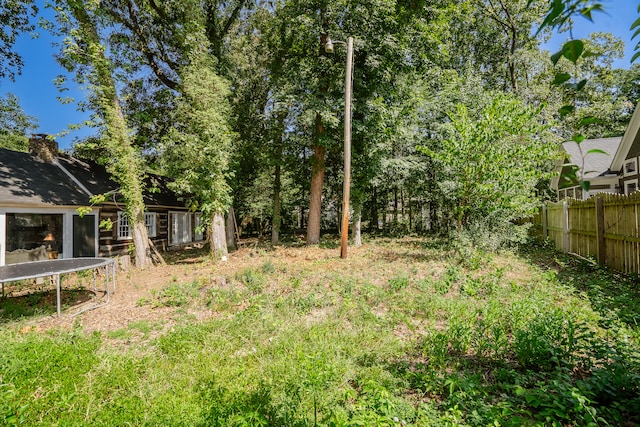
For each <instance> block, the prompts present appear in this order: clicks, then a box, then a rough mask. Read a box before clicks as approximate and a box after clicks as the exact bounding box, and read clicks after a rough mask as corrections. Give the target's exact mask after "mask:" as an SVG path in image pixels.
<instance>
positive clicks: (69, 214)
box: [0, 135, 204, 265]
mask: <svg viewBox="0 0 640 427" xmlns="http://www.w3.org/2000/svg"><path fill="white" fill-rule="evenodd" d="M167 182H168V181H167V178H165V177H162V176H159V175H149V176H148V177H147V182H146V184H147V185H146V188H147V189H146V191H145V194H144V200H145V206H146V212H145V222H146V225H147V231H148V232H149V237H150V239H151V240H152V241H153V243H154V244H155V245H156V247H158V248H161V249H171V248H177V247H181V246H184V245H185V244H191V243H193V242H200V241H203V240H204V235H203V233H202V232H201V231H200V225H201V214H200V213H193V212H190V211H189V210H188V209H187V208H186V207H185V206H184V204H183V203H182V202H180V200H179V199H178V198H177V197H176V195H175V194H174V193H173V192H172V191H171V190H169V188H168V187H167ZM117 190H118V185H117V183H115V182H114V181H112V180H111V179H110V177H109V175H108V173H107V172H106V170H105V168H104V166H101V165H99V164H97V163H95V162H93V161H87V160H81V159H76V158H73V157H71V156H68V155H64V154H60V153H58V147H57V143H56V142H55V141H52V140H49V139H47V138H46V136H45V135H34V136H33V138H31V139H30V141H29V153H22V152H17V151H12V150H8V149H2V148H0V265H6V264H14V263H18V262H26V261H36V260H40V259H49V258H71V257H94V256H117V255H125V254H128V253H129V247H130V245H131V244H132V243H133V240H132V238H131V233H130V228H129V223H128V221H127V217H126V215H124V205H123V202H122V200H121V198H120V197H119V195H118V191H117ZM97 194H108V195H109V197H108V200H107V201H106V202H104V203H101V204H100V205H97V206H93V207H92V209H91V212H89V213H87V214H85V215H81V214H80V212H79V211H78V208H81V207H85V208H86V207H89V206H90V197H91V196H92V195H97ZM107 219H110V220H111V222H112V224H113V227H112V228H111V229H110V230H107V229H104V228H103V229H100V228H99V224H100V222H101V221H103V220H107Z"/></svg>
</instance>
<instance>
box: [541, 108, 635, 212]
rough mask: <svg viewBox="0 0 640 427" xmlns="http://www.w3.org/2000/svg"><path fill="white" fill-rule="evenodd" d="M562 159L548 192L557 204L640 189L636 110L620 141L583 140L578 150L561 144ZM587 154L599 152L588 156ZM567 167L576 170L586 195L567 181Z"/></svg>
mask: <svg viewBox="0 0 640 427" xmlns="http://www.w3.org/2000/svg"><path fill="white" fill-rule="evenodd" d="M562 146H563V148H564V150H565V152H566V156H565V161H564V163H563V164H558V165H557V166H556V171H557V172H558V174H557V176H556V177H555V178H554V179H553V180H552V182H551V188H552V189H554V190H557V192H558V200H562V199H564V198H566V197H573V198H576V199H583V200H584V199H587V198H589V197H590V196H593V195H594V194H597V193H602V192H607V193H617V194H627V195H628V194H631V193H633V192H635V191H638V190H639V189H640V184H639V180H640V174H639V172H640V170H639V167H640V108H636V109H635V111H634V112H633V115H632V116H631V120H630V121H629V125H628V126H627V129H626V130H625V132H624V135H623V136H622V137H617V138H601V139H587V140H584V141H583V142H582V143H581V144H580V145H579V146H578V144H576V143H575V142H572V141H569V142H565V143H564V144H562ZM590 150H601V151H604V152H605V153H607V154H601V153H598V152H593V153H589V151H590ZM568 163H573V164H575V165H577V166H578V168H579V171H582V175H580V173H579V174H578V176H582V177H583V178H582V179H584V180H585V181H589V183H590V189H589V191H588V192H585V191H582V189H581V188H580V185H579V182H577V181H575V180H573V181H571V180H568V179H567V174H566V173H567V171H568V170H569V169H568V166H567V164H568Z"/></svg>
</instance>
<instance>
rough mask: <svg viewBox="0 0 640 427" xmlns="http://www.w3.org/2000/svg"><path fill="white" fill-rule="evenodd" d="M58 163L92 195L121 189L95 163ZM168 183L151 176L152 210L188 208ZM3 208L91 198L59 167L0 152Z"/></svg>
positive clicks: (82, 202)
mask: <svg viewBox="0 0 640 427" xmlns="http://www.w3.org/2000/svg"><path fill="white" fill-rule="evenodd" d="M56 160H57V161H58V162H59V163H60V165H61V166H62V167H64V168H65V169H66V170H67V171H68V172H69V173H71V175H73V176H74V177H75V178H76V179H77V180H78V182H80V183H81V184H82V185H83V186H84V187H85V188H86V189H87V190H88V191H89V192H90V193H91V194H105V193H109V192H114V191H116V190H117V189H118V188H119V185H118V184H117V183H116V182H114V181H113V180H112V179H111V178H110V176H109V174H108V173H107V171H106V169H105V167H104V166H102V165H100V164H98V163H96V162H94V161H91V160H84V159H77V158H74V157H71V156H68V155H60V156H58V157H57V159H56ZM168 182H169V179H168V178H166V177H163V176H160V175H153V174H150V175H149V176H147V178H146V179H145V187H146V191H145V193H144V201H145V203H146V204H147V205H148V206H151V205H156V206H173V207H176V208H182V207H184V202H181V201H180V200H179V199H178V197H177V196H176V195H175V193H174V192H173V191H171V190H170V189H169V188H168V186H167V184H168ZM114 197H117V199H118V202H121V201H122V200H121V198H120V197H118V196H114ZM109 200H111V198H110V199H109ZM0 204H5V205H7V204H11V205H27V206H36V205H52V206H88V205H89V195H88V194H87V193H86V192H85V191H84V190H83V189H82V188H81V187H80V186H79V185H78V184H77V183H76V182H74V181H73V180H72V179H71V178H70V177H69V176H68V175H67V174H65V173H64V172H63V171H62V170H61V169H60V168H59V167H58V166H56V165H55V164H52V163H46V162H44V161H42V160H40V159H39V158H38V157H36V156H35V155H33V154H30V153H22V152H18V151H12V150H8V149H5V148H0Z"/></svg>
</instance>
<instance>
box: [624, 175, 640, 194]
mask: <svg viewBox="0 0 640 427" xmlns="http://www.w3.org/2000/svg"><path fill="white" fill-rule="evenodd" d="M635 191H638V180H637V179H632V180H631V181H625V183H624V194H626V195H627V196H628V195H629V194H631V193H633V192H635Z"/></svg>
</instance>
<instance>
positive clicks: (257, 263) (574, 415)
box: [0, 239, 640, 426]
mask: <svg viewBox="0 0 640 427" xmlns="http://www.w3.org/2000/svg"><path fill="white" fill-rule="evenodd" d="M327 246H331V245H327ZM296 250H297V251H300V254H301V255H296V256H293V255H287V252H286V249H282V250H281V251H278V250H276V251H269V252H266V251H263V252H260V251H258V252H257V253H255V252H254V253H252V254H251V257H250V260H251V263H250V265H249V266H247V264H246V263H244V264H242V265H240V263H239V264H238V265H239V266H238V269H237V270H236V271H235V273H234V274H232V275H227V279H226V280H225V283H224V285H221V284H219V283H218V282H217V280H219V278H220V274H219V273H218V272H216V271H213V272H211V271H212V268H211V266H210V265H208V266H207V264H206V263H205V262H204V261H203V263H202V266H203V267H202V274H201V275H199V276H198V278H196V279H193V280H190V281H187V282H184V283H181V282H180V281H179V280H178V279H177V277H178V276H176V277H175V278H174V280H172V281H171V282H170V283H167V284H166V285H165V286H164V287H163V288H161V289H160V290H158V291H156V292H153V293H150V294H149V296H148V298H146V299H145V300H144V301H140V302H139V303H140V304H143V305H148V306H149V307H150V308H152V307H160V306H162V307H169V308H172V309H175V310H183V309H184V308H185V307H202V308H203V309H209V310H213V311H214V312H215V313H216V315H215V316H213V317H212V318H211V319H210V320H207V321H204V322H201V323H194V322H192V321H188V320H184V322H183V323H180V324H177V325H175V326H174V327H172V328H170V329H168V330H167V331H166V332H162V330H163V329H162V325H159V324H150V323H148V322H136V323H132V324H131V325H129V327H128V328H126V329H122V330H118V331H112V332H109V333H104V334H99V333H95V334H92V335H87V334H85V333H83V332H82V331H81V330H80V328H79V327H78V328H76V329H74V330H73V331H58V330H54V331H50V332H46V333H43V332H34V331H28V332H24V328H21V323H19V322H17V323H14V324H11V323H8V325H9V327H6V328H4V329H3V330H2V331H0V340H1V341H2V343H3V346H2V351H1V352H0V399H1V400H0V411H1V412H0V423H2V422H4V423H5V424H9V425H12V424H19V423H20V422H23V423H24V424H28V425H53V424H57V425H78V426H80V425H96V426H100V425H104V426H112V425H148V426H156V425H163V426H172V425H189V426H198V425H201V426H272V425H273V426H315V425H318V426H375V425H378V426H401V425H415V426H454V425H469V426H476V425H477V426H487V425H494V426H497V425H500V426H509V425H512V426H520V425H557V426H569V425H576V426H577V425H580V426H582V425H623V424H625V423H626V424H625V425H633V424H634V423H640V416H639V415H638V414H640V351H639V350H640V343H639V338H638V328H637V326H636V324H635V320H636V319H637V318H638V310H639V309H638V307H639V306H638V305H637V304H636V303H637V301H638V300H639V299H638V290H637V289H638V287H637V286H635V287H634V285H637V282H636V281H634V280H632V279H630V278H622V277H620V276H617V275H613V274H611V273H609V272H607V271H606V270H602V269H599V268H597V267H593V266H591V265H589V264H583V263H582V262H576V261H574V260H572V259H571V258H568V257H566V256H564V255H561V254H557V253H553V252H549V251H548V250H547V249H545V248H540V247H536V248H530V249H528V250H527V251H526V252H524V253H522V254H511V253H504V254H500V255H492V256H488V255H486V254H475V255H474V258H473V259H467V260H465V262H460V260H459V259H457V258H456V257H455V256H454V255H452V254H450V253H448V252H447V251H446V250H445V249H444V247H443V246H441V245H439V244H437V242H434V241H430V240H429V241H427V240H419V239H414V240H403V241H394V240H382V239H381V240H378V241H376V242H375V243H373V244H370V245H367V246H364V247H362V248H360V249H357V250H352V251H351V252H350V254H349V258H348V259H347V260H340V259H336V253H335V249H322V248H316V249H308V250H307V249H296ZM288 257H289V258H288ZM205 266H206V267H205ZM205 271H209V272H210V273H209V274H211V277H210V278H207V277H208V276H207V275H206V274H205V273H204V272H205ZM612 289H615V292H614V291H612ZM621 293H622V295H623V296H621V295H620V294H621ZM151 332H154V333H151ZM133 335H135V336H137V337H138V338H139V339H137V340H129V338H130V337H131V336H133ZM115 341H117V342H118V345H112V343H113V342H115ZM128 342H131V344H129V345H127V343H128Z"/></svg>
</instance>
